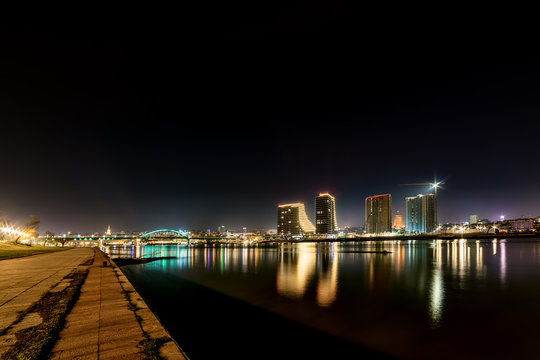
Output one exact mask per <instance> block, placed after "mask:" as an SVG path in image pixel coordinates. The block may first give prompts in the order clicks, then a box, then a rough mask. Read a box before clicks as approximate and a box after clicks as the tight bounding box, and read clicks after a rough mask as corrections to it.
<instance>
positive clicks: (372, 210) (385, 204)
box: [366, 194, 392, 234]
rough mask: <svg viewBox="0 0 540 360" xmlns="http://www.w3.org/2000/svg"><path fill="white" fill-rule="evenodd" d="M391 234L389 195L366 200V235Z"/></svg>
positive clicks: (390, 197) (390, 200)
mask: <svg viewBox="0 0 540 360" xmlns="http://www.w3.org/2000/svg"><path fill="white" fill-rule="evenodd" d="M389 232H392V196H391V195H390V194H382V195H374V196H368V197H367V198H366V233H367V234H382V233H389Z"/></svg>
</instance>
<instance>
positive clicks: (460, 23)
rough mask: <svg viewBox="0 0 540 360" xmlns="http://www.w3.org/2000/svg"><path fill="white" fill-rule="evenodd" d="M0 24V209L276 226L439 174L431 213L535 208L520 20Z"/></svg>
mask: <svg viewBox="0 0 540 360" xmlns="http://www.w3.org/2000/svg"><path fill="white" fill-rule="evenodd" d="M34 10H36V11H35V12H33V13H32V14H30V13H28V12H20V11H17V12H15V11H14V12H13V13H9V12H6V14H5V15H4V16H5V18H4V19H3V21H2V25H1V28H0V29H1V32H2V58H1V60H0V65H1V67H0V76H1V78H2V81H1V83H0V119H1V120H0V121H1V124H2V128H1V129H2V135H3V136H2V142H1V144H0V145H1V148H2V154H3V155H4V156H3V166H2V170H1V175H0V214H1V215H4V216H7V217H9V218H11V219H14V220H19V219H22V218H24V217H26V216H28V215H30V214H36V215H38V216H39V217H40V218H41V219H42V230H53V231H56V232H59V231H68V230H70V231H80V232H86V231H99V230H104V229H105V228H106V226H107V224H109V223H110V224H111V226H112V228H113V230H122V229H124V230H144V229H153V228H158V227H172V228H201V229H206V228H215V227H217V226H218V225H220V224H225V225H227V226H228V227H229V228H241V227H242V226H248V227H249V228H274V227H275V224H274V222H275V207H276V204H278V203H284V202H294V201H303V202H305V203H306V205H307V206H308V209H312V208H313V203H314V200H313V198H314V196H315V195H316V194H317V193H319V192H321V191H330V192H331V193H333V194H335V195H336V197H337V211H338V216H339V218H338V221H339V223H340V225H362V224H363V206H364V205H363V201H364V198H365V197H366V196H369V195H373V194H378V193H391V194H392V196H393V203H394V208H396V209H397V210H401V211H403V202H404V200H403V199H404V197H405V196H409V195H415V194H418V193H421V192H426V191H427V189H426V188H405V187H400V186H399V185H398V184H400V183H407V182H417V181H426V180H429V179H432V178H433V177H434V176H435V175H436V176H438V177H439V178H447V185H446V186H445V190H444V191H443V192H441V195H440V218H441V220H442V221H463V220H467V218H468V215H469V214H472V213H476V214H478V215H479V216H480V217H481V218H491V219H495V218H496V217H498V216H499V215H500V214H504V215H506V216H507V218H509V217H520V216H537V215H540V205H539V204H540V190H539V189H538V183H539V181H540V169H539V166H538V159H539V153H538V150H537V148H538V134H539V130H540V126H539V125H538V118H539V114H540V105H539V99H540V98H539V95H540V88H539V84H540V70H539V67H538V64H537V63H536V62H535V61H534V60H535V59H534V58H533V57H532V54H533V53H534V47H535V46H536V45H535V44H536V42H535V40H534V34H535V33H537V30H538V29H535V25H534V24H535V23H532V22H529V21H528V20H527V18H526V17H524V16H523V14H525V13H527V11H526V9H521V10H519V11H517V12H515V11H507V10H508V9H492V8H481V7H478V8H477V9H471V8H470V7H467V8H458V7H454V8H450V7H443V5H441V8H433V7H430V8H426V7H418V8H410V7H406V8H405V7H400V8H396V7H395V5H392V4H385V5H384V6H382V5H381V8H374V7H369V8H368V7H365V6H362V7H351V6H349V5H346V4H345V3H342V2H326V1H320V2H310V3H305V2H289V3H287V5H284V6H280V5H277V4H276V3H267V4H265V3H260V2H259V3H257V4H256V5H253V4H251V5H246V4H242V5H240V4H238V5H231V4H230V3H228V4H211V3H204V4H202V3H199V4H196V5H187V6H182V7H180V6H179V7H175V8H161V7H157V6H155V7H153V8H149V7H147V6H146V7H134V6H133V5H129V6H127V5H126V6H117V7H115V8H112V7H111V6H110V5H108V6H106V7H100V6H97V5H95V6H93V7H91V6H87V7H83V6H79V7H67V8H66V7H58V8H56V9H55V8H51V7H47V8H44V9H34Z"/></svg>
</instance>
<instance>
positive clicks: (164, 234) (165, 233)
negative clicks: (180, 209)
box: [141, 229, 190, 240]
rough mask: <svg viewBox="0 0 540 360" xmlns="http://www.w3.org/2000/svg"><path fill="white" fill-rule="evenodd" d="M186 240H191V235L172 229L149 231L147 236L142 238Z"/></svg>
mask: <svg viewBox="0 0 540 360" xmlns="http://www.w3.org/2000/svg"><path fill="white" fill-rule="evenodd" d="M179 237H180V238H184V239H187V240H189V239H190V237H189V234H188V233H186V232H184V231H178V230H171V229H158V230H154V231H149V232H147V233H146V234H144V235H142V236H141V238H143V239H148V238H179Z"/></svg>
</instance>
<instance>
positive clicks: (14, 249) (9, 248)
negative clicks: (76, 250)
mask: <svg viewBox="0 0 540 360" xmlns="http://www.w3.org/2000/svg"><path fill="white" fill-rule="evenodd" d="M68 249H70V248H69V247H58V246H28V245H20V244H10V243H0V260H5V259H14V258H19V257H23V256H30V255H36V254H46V253H51V252H54V251H61V250H68Z"/></svg>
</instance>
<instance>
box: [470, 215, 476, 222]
mask: <svg viewBox="0 0 540 360" xmlns="http://www.w3.org/2000/svg"><path fill="white" fill-rule="evenodd" d="M469 224H478V215H471V216H469Z"/></svg>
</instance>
